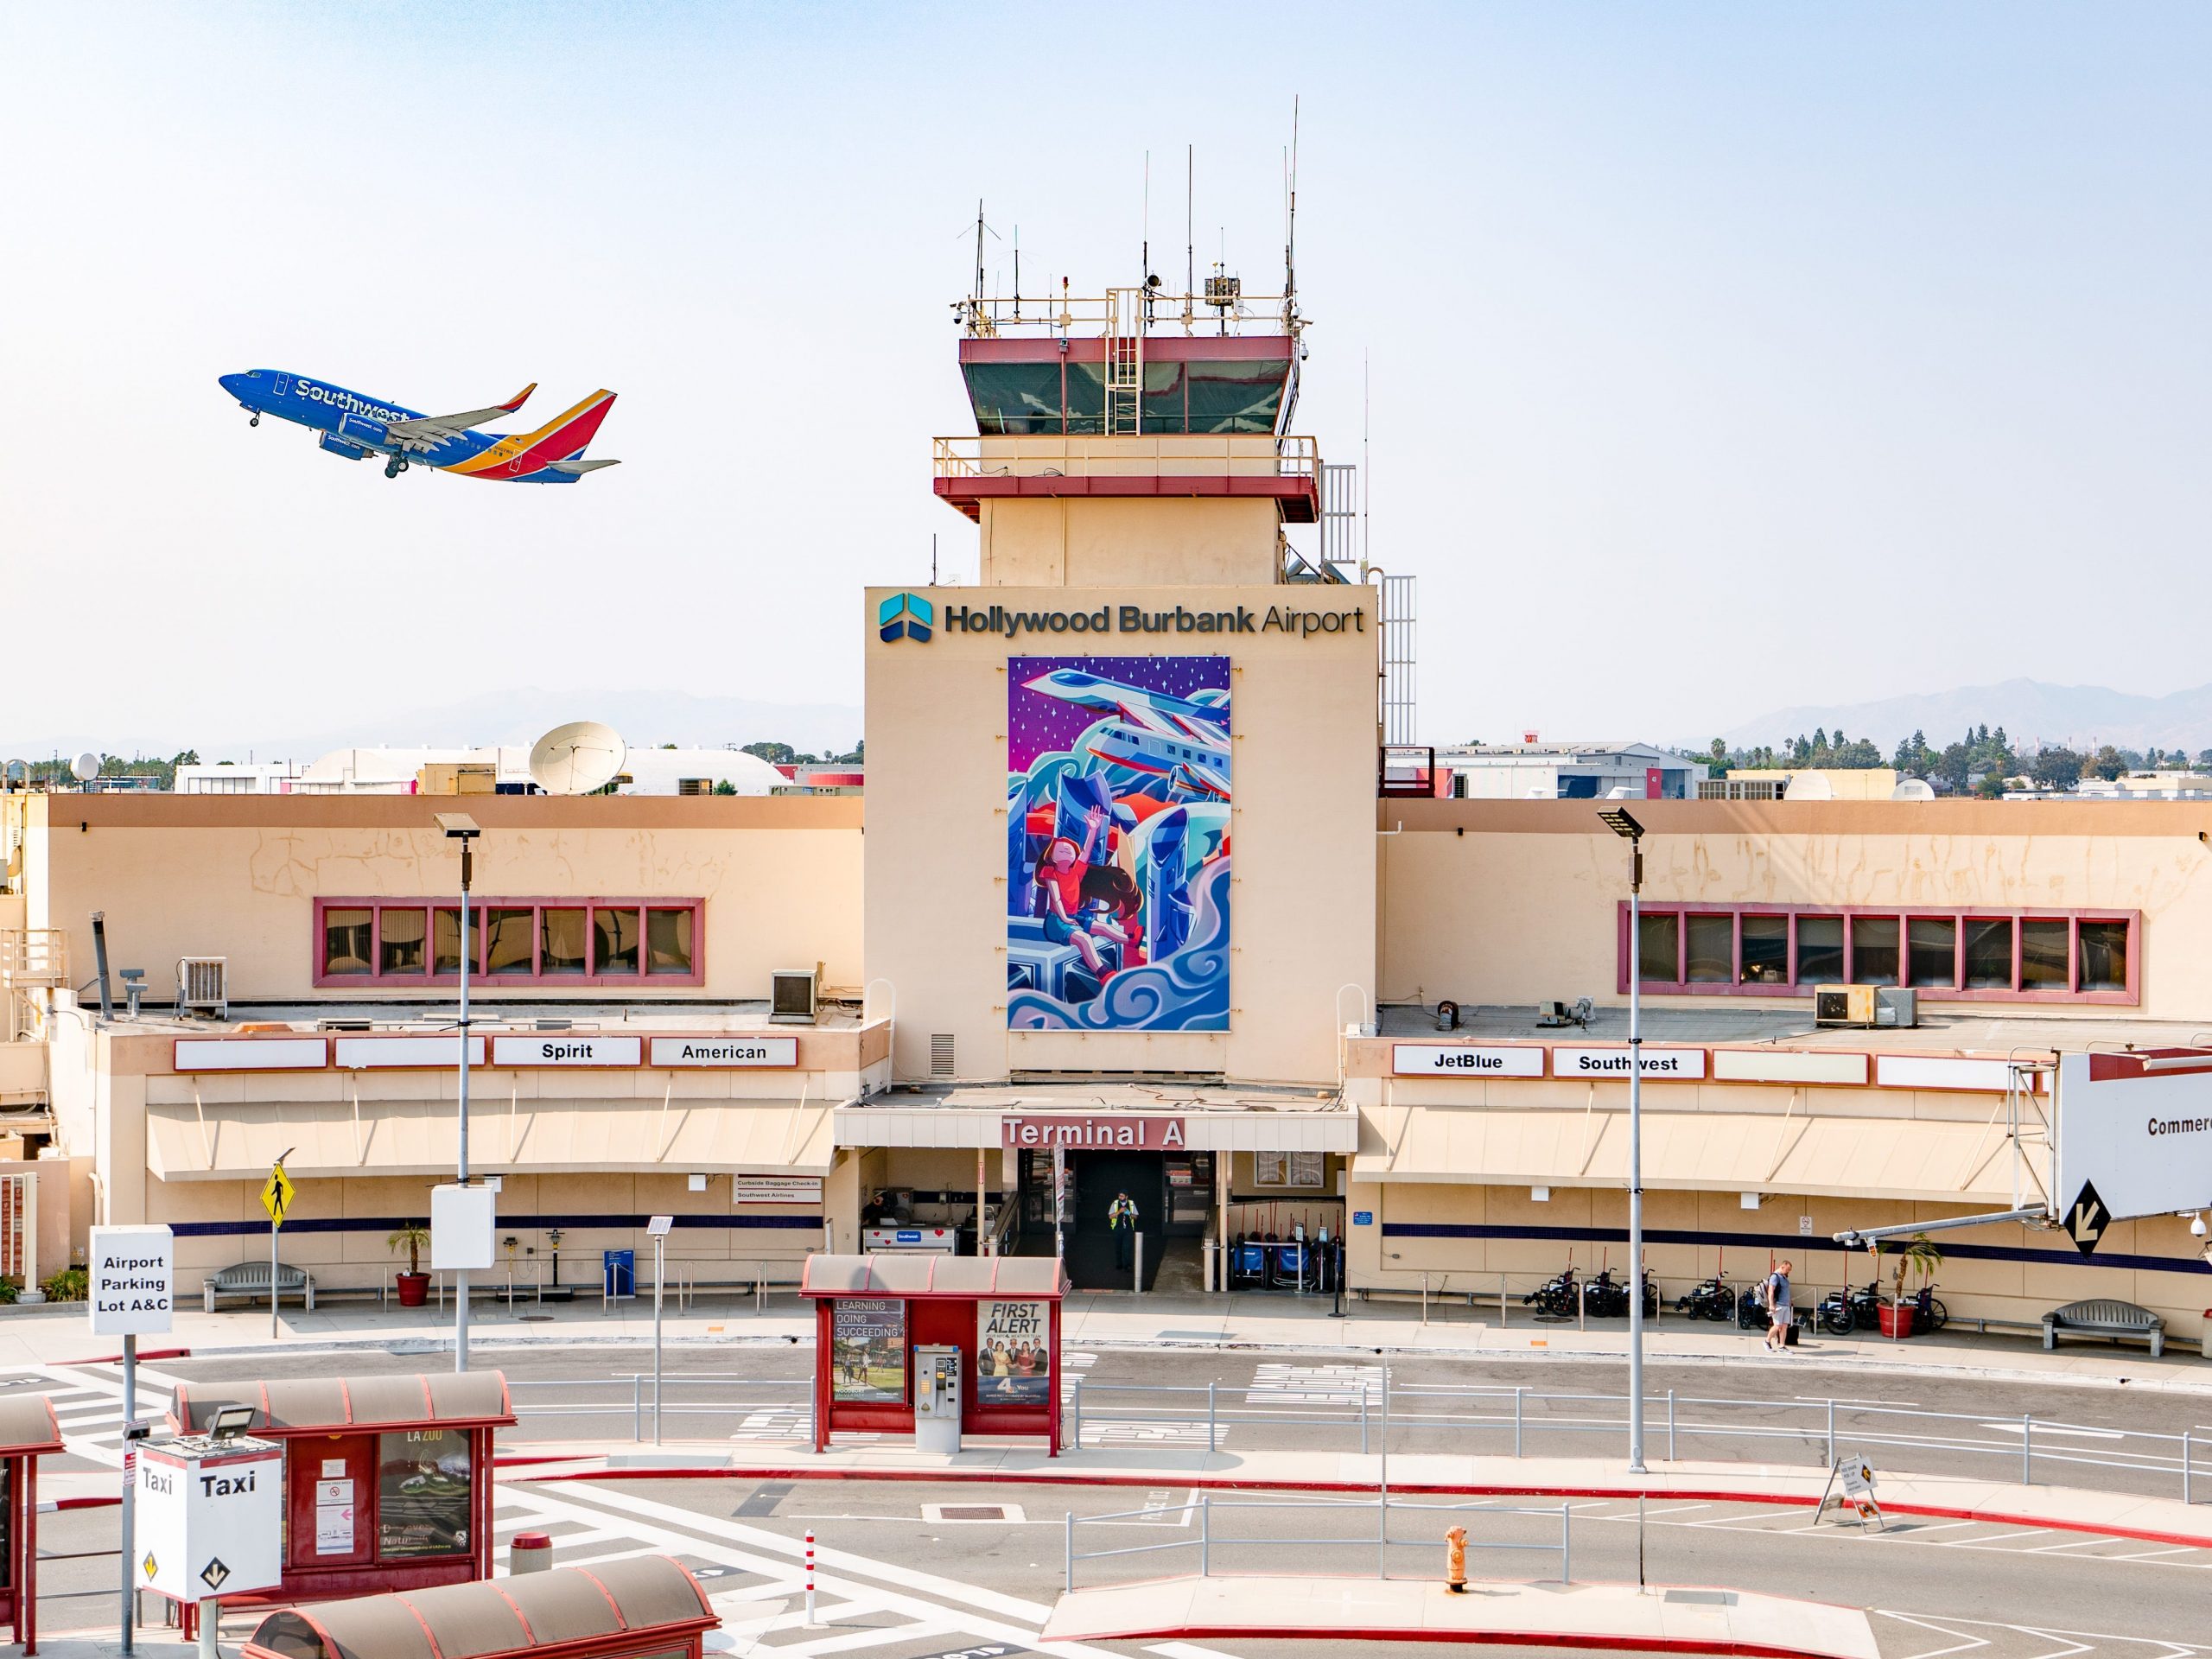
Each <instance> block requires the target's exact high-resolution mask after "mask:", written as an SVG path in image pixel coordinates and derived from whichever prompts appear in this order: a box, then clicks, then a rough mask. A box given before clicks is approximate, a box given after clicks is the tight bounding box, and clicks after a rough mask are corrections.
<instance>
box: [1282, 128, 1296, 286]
mask: <svg viewBox="0 0 2212 1659" xmlns="http://www.w3.org/2000/svg"><path fill="white" fill-rule="evenodd" d="M1289 182H1290V211H1289V213H1288V214H1287V217H1286V219H1285V223H1284V231H1283V246H1282V320H1283V323H1284V325H1285V327H1288V326H1290V324H1291V323H1292V321H1293V320H1294V318H1295V317H1296V316H1297V315H1298V94H1297V93H1295V92H1293V93H1292V94H1291V98H1290V180H1289Z"/></svg>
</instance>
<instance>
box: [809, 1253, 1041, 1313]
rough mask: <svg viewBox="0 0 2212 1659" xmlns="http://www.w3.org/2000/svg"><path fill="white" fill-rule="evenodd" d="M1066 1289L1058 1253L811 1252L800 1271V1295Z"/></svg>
mask: <svg viewBox="0 0 2212 1659" xmlns="http://www.w3.org/2000/svg"><path fill="white" fill-rule="evenodd" d="M1065 1287H1066V1281H1065V1279H1063V1278H1062V1277H1061V1275H1060V1263H1059V1260H1058V1257H1055V1256H1044V1255H938V1254H937V1253H935V1252H934V1251H925V1250H913V1251H906V1250H889V1251H878V1252H874V1253H871V1254H869V1255H810V1256H808V1257H807V1258H806V1266H805V1268H804V1270H803V1271H802V1273H801V1274H800V1275H799V1286H798V1294H800V1295H802V1296H903V1297H906V1298H907V1299H908V1300H929V1299H931V1298H952V1297H966V1298H974V1297H977V1296H1022V1297H1028V1298H1031V1299H1033V1300H1045V1301H1057V1300H1059V1297H1060V1294H1061V1292H1062V1291H1063V1290H1064V1289H1065Z"/></svg>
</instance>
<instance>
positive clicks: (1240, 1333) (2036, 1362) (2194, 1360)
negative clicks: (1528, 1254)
mask: <svg viewBox="0 0 2212 1659" xmlns="http://www.w3.org/2000/svg"><path fill="white" fill-rule="evenodd" d="M1431 1314H1432V1317H1431V1318H1430V1319H1428V1320H1427V1322H1426V1323H1424V1322H1423V1321H1422V1319H1421V1310H1420V1308H1419V1306H1417V1305H1415V1304H1411V1303H1406V1302H1380V1303H1368V1302H1352V1303H1351V1304H1349V1305H1348V1313H1347V1317H1345V1318H1343V1319H1337V1318H1333V1317H1332V1315H1331V1302H1330V1300H1329V1299H1327V1298H1325V1297H1320V1296H1306V1297H1298V1296H1284V1295H1264V1294H1241V1295H1236V1296H1229V1297H1173V1296H1165V1295H1149V1296H1131V1295H1126V1294H1122V1295H1116V1294H1092V1293H1086V1294H1079V1295H1072V1296H1071V1297H1069V1299H1068V1300H1067V1303H1066V1306H1065V1311H1064V1313H1063V1338H1064V1340H1065V1341H1066V1342H1067V1343H1069V1344H1071V1345H1073V1346H1077V1347H1084V1348H1090V1349H1117V1348H1120V1349H1131V1348H1135V1349H1141V1348H1163V1347H1164V1348H1180V1349H1187V1350H1193V1351H1208V1350H1236V1351H1243V1350H1270V1351H1309V1352H1321V1353H1331V1352H1335V1353H1342V1354H1344V1355H1346V1356H1351V1355H1371V1354H1377V1353H1382V1354H1433V1355H1436V1356H1439V1357H1472V1356H1479V1357H1483V1358H1484V1359H1518V1360H1522V1361H1527V1362H1530V1363H1541V1362H1542V1361H1545V1360H1548V1359H1549V1360H1559V1359H1574V1358H1601V1359H1618V1358H1621V1357H1624V1356H1625V1354H1626V1353H1627V1344H1628V1332H1627V1329H1626V1326H1625V1325H1624V1323H1623V1322H1621V1321H1618V1320H1605V1321H1593V1322H1592V1323H1591V1324H1590V1325H1589V1326H1588V1328H1587V1329H1577V1328H1576V1327H1575V1326H1574V1325H1571V1324H1570V1325H1542V1324H1539V1323H1537V1322H1536V1320H1535V1318H1534V1316H1533V1315H1531V1314H1530V1313H1528V1311H1527V1310H1526V1309H1524V1308H1522V1306H1520V1305H1519V1304H1518V1302H1517V1301H1509V1303H1508V1306H1507V1309H1506V1315H1505V1319H1504V1322H1503V1323H1502V1324H1501V1323H1500V1322H1499V1318H1498V1308H1497V1304H1496V1302H1495V1301H1492V1302H1491V1303H1490V1304H1489V1305H1488V1306H1487V1307H1477V1308H1474V1309H1472V1310H1470V1309H1469V1308H1467V1307H1466V1306H1464V1305H1455V1306H1452V1307H1451V1308H1450V1309H1449V1310H1448V1311H1447V1310H1446V1309H1445V1308H1444V1307H1442V1306H1433V1307H1432V1309H1431ZM452 1319H453V1314H452V1310H451V1308H450V1306H448V1308H447V1309H446V1310H445V1311H444V1312H443V1313H439V1312H438V1311H436V1310H435V1309H430V1310H424V1309H401V1308H399V1307H397V1306H391V1307H381V1308H380V1307H378V1306H376V1305H375V1304H373V1303H367V1302H355V1301H340V1302H331V1303H326V1304H325V1305H324V1306H322V1307H321V1308H319V1309H318V1310H317V1311H316V1312H315V1313H311V1314H310V1313H304V1312H302V1310H300V1309H299V1308H297V1307H288V1308H286V1309H285V1310H284V1311H283V1314H282V1316H281V1320H280V1329H281V1330H282V1332H283V1335H282V1337H281V1338H277V1339H276V1340H274V1341H272V1339H271V1338H270V1332H269V1311H268V1310H267V1309H266V1308H261V1309H252V1308H245V1309H226V1310H225V1311H223V1312H221V1313H212V1314H211V1313H206V1312H204V1311H202V1310H201V1309H200V1308H198V1307H196V1306H180V1307H179V1308H178V1310H177V1312H176V1319H175V1331H174V1332H172V1333H171V1334H170V1335H168V1336H167V1337H164V1338H148V1339H146V1340H145V1341H144V1342H143V1343H142V1344H141V1346H142V1348H143V1349H149V1350H151V1349H174V1348H185V1349H190V1350H191V1351H194V1353H196V1354H203V1355H204V1354H213V1353H217V1352H227V1353H239V1354H246V1353H252V1352H256V1351H281V1350H282V1349H284V1348H296V1347H305V1346H318V1347H331V1348H340V1349H342V1348H346V1347H356V1348H373V1349H378V1350H382V1351H389V1352H395V1353H404V1352H408V1351H422V1352H425V1353H434V1352H437V1351H441V1350H443V1349H446V1348H448V1347H449V1346H450V1344H451V1342H452V1332H453V1325H452ZM470 1327H471V1334H472V1341H473V1342H480V1343H482V1344H484V1345H485V1346H486V1348H487V1349H488V1348H493V1347H496V1346H498V1345H499V1344H556V1345H559V1346H562V1347H571V1348H573V1347H576V1346H579V1345H582V1344H602V1343H605V1344H617V1343H626V1344H636V1343H643V1342H646V1341H649V1340H650V1339H651V1338H652V1302H651V1300H650V1298H648V1299H646V1300H641V1301H629V1302H618V1303H614V1304H612V1305H610V1306H607V1308H606V1309H605V1311H602V1310H601V1306H600V1304H599V1303H598V1302H597V1301H595V1300H594V1301H590V1302H577V1303H569V1304H558V1303H548V1304H546V1305H544V1306H542V1307H539V1306H531V1305H529V1304H527V1303H524V1302H522V1301H519V1300H518V1302H517V1304H516V1306H515V1308H514V1310H513V1312H512V1313H510V1312H509V1311H508V1309H507V1308H506V1306H505V1304H504V1302H495V1301H493V1300H488V1299H479V1300H477V1301H476V1302H475V1303H474V1306H473V1307H472V1309H471V1313H470ZM663 1335H664V1340H665V1341H666V1342H668V1343H670V1344H676V1345H684V1346H690V1345H708V1346H714V1345H728V1346H744V1345H748V1344H762V1345H770V1344H772V1345H776V1346H790V1345H793V1344H807V1345H811V1344H812V1342H813V1340H814V1319H813V1314H812V1310H811V1309H810V1308H809V1307H808V1306H805V1305H804V1304H803V1303H801V1302H800V1301H799V1300H798V1299H797V1298H796V1297H795V1296H793V1295H791V1294H789V1293H784V1294H779V1295H776V1296H772V1297H771V1298H769V1300H768V1301H767V1304H766V1307H765V1308H764V1309H762V1310H761V1311H759V1312H756V1311H755V1310H754V1307H753V1301H752V1299H751V1298H750V1297H736V1298H731V1299H728V1300H713V1301H709V1302H703V1303H701V1302H695V1303H694V1304H693V1306H692V1308H691V1310H690V1312H688V1313H678V1312H677V1310H676V1306H675V1304H674V1302H673V1300H671V1301H670V1302H669V1304H668V1305H667V1306H666V1308H665V1310H664V1319H663ZM2183 1349H2184V1344H2181V1343H2179V1342H2177V1343H2176V1344H2173V1345H2172V1346H2171V1347H2169V1348H2168V1350H2167V1351H2166V1353H2165V1354H2164V1357H2161V1358H2159V1359H2156V1360H2154V1359H2152V1358H2151V1357H2150V1356H2149V1355H2148V1354H2147V1353H2146V1352H2145V1351H2143V1350H2141V1349H2139V1348H2118V1347H2110V1346H2105V1345H2102V1344H2081V1343H2076V1344H2068V1345H2065V1346H2063V1347H2061V1348H2060V1349H2058V1350H2057V1351H2056V1352H2052V1353H2046V1352H2044V1351H2043V1349H2042V1348H2041V1346H2040V1345H2039V1344H2038V1340H2037V1338H2035V1337H2032V1336H2020V1337H2007V1336H1980V1335H1976V1334H1973V1333H1969V1332H1965V1331H1964V1330H1962V1329H1960V1328H1957V1327H1954V1329H1952V1330H1950V1331H1946V1332H1943V1333H1942V1335H1940V1336H1934V1337H1915V1338H1910V1340H1907V1341H1902V1342H1899V1341H1892V1340H1890V1339H1888V1338H1882V1337H1878V1336H1874V1335H1871V1334H1854V1335H1852V1336H1848V1337H1813V1338H1808V1339H1807V1340H1806V1342H1805V1343H1804V1344H1803V1345H1802V1347H1800V1348H1798V1349H1796V1351H1793V1352H1792V1353H1791V1354H1790V1355H1789V1357H1785V1358H1779V1359H1778V1358H1776V1357H1772V1356H1770V1355H1769V1354H1768V1353H1767V1352H1766V1351H1765V1350H1764V1344H1762V1342H1761V1340H1760V1338H1759V1335H1758V1333H1757V1332H1744V1331H1739V1330H1738V1329H1737V1328H1736V1327H1735V1326H1734V1325H1709V1324H1704V1323H1692V1322H1690V1321H1687V1320H1684V1319H1677V1318H1674V1317H1671V1316H1669V1317H1662V1319H1659V1320H1657V1321H1656V1323H1655V1324H1653V1325H1651V1326H1650V1327H1649V1332H1648V1336H1647V1341H1646V1348H1645V1351H1646V1354H1647V1356H1648V1357H1649V1358H1651V1359H1652V1360H1655V1361H1667V1362H1675V1363H1713V1364H1745V1365H1762V1366H1775V1365H1790V1364H1795V1365H1801V1366H1806V1367H1815V1366H1818V1367H1848V1368H1850V1369H1852V1370H1863V1371H1866V1372H1868V1373H1870V1374H1872V1373H1880V1372H1888V1373H1904V1374H1913V1373H1919V1374H1935V1375H1950V1376H1981V1377H1988V1378H1991V1379H1993V1380H2004V1381H2021V1382H2063V1383H2075V1384H2086V1385H2089V1386H2101V1385H2105V1386H2118V1385H2120V1383H2126V1385H2127V1386H2129V1387H2130V1388H2133V1389H2139V1390H2140V1389H2171V1390H2175V1391H2178V1392H2186V1393H2193V1394H2206V1395H2212V1363H2206V1362H2205V1361H2204V1360H2203V1359H2202V1357H2200V1356H2199V1355H2198V1354H2197V1353H2196V1345H2195V1344H2186V1351H2183ZM114 1351H115V1343H114V1341H113V1339H112V1338H105V1339H103V1338H93V1337H92V1336H90V1335H89V1334H87V1332H86V1319H85V1310H84V1306H83V1305H82V1304H81V1303H79V1304H75V1305H65V1306H44V1307H9V1308H7V1309H5V1310H4V1311H0V1364H7V1363H15V1364H48V1365H51V1364H60V1363H70V1362H73V1361H76V1360H82V1359H87V1358H94V1357H99V1356H101V1355H104V1354H112V1353H113V1352H114Z"/></svg>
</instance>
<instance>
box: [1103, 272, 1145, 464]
mask: <svg viewBox="0 0 2212 1659" xmlns="http://www.w3.org/2000/svg"><path fill="white" fill-rule="evenodd" d="M1144 298H1145V294H1144V289H1141V288H1109V289H1107V290H1106V435H1107V436H1108V437H1109V438H1112V437H1127V436H1130V435H1134V434H1135V433H1136V432H1138V431H1141V429H1142V428H1141V417H1142V410H1143V403H1144Z"/></svg>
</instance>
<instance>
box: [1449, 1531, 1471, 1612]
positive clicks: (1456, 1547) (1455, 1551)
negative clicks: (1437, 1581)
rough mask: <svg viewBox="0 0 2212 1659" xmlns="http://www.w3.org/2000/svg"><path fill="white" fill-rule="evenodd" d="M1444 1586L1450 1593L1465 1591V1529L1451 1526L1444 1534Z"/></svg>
mask: <svg viewBox="0 0 2212 1659" xmlns="http://www.w3.org/2000/svg"><path fill="white" fill-rule="evenodd" d="M1444 1587H1445V1589H1446V1591H1447V1592H1450V1593H1451V1594H1452V1595H1455V1596H1464V1595H1465V1594H1466V1593H1467V1529H1465V1527H1453V1528H1452V1529H1451V1530H1450V1531H1449V1532H1446V1534H1445V1535H1444Z"/></svg>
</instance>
